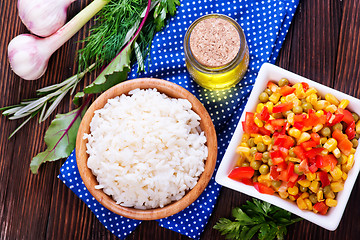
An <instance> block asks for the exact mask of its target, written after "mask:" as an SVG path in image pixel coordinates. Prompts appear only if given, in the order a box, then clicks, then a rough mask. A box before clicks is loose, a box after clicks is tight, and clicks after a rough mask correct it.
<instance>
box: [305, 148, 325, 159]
mask: <svg viewBox="0 0 360 240" xmlns="http://www.w3.org/2000/svg"><path fill="white" fill-rule="evenodd" d="M323 150H324V148H313V149H310V150H309V151H306V152H305V156H306V157H308V158H310V159H311V158H314V157H316V156H317V155H319V154H320V153H321V152H322V151H323Z"/></svg>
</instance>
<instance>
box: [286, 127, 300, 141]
mask: <svg viewBox="0 0 360 240" xmlns="http://www.w3.org/2000/svg"><path fill="white" fill-rule="evenodd" d="M288 133H289V135H290V136H292V137H294V138H296V139H298V138H299V137H300V135H301V131H300V130H299V129H297V128H290V129H289V131H288Z"/></svg>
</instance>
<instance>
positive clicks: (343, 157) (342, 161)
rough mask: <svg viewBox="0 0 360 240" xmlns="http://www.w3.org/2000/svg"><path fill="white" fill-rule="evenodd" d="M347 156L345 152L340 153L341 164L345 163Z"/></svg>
mask: <svg viewBox="0 0 360 240" xmlns="http://www.w3.org/2000/svg"><path fill="white" fill-rule="evenodd" d="M347 160H348V157H347V156H346V155H345V154H343V153H342V154H341V164H345V163H347Z"/></svg>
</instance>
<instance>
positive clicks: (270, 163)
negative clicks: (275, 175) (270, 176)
mask: <svg viewBox="0 0 360 240" xmlns="http://www.w3.org/2000/svg"><path fill="white" fill-rule="evenodd" d="M268 165H269V166H270V167H271V166H273V165H274V163H273V161H272V160H271V158H270V159H269V160H268Z"/></svg>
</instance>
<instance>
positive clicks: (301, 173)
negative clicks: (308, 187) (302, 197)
mask: <svg viewBox="0 0 360 240" xmlns="http://www.w3.org/2000/svg"><path fill="white" fill-rule="evenodd" d="M299 167H300V164H295V165H294V172H295V173H296V174H297V175H303V174H304V173H303V172H302V171H300V170H299Z"/></svg>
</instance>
